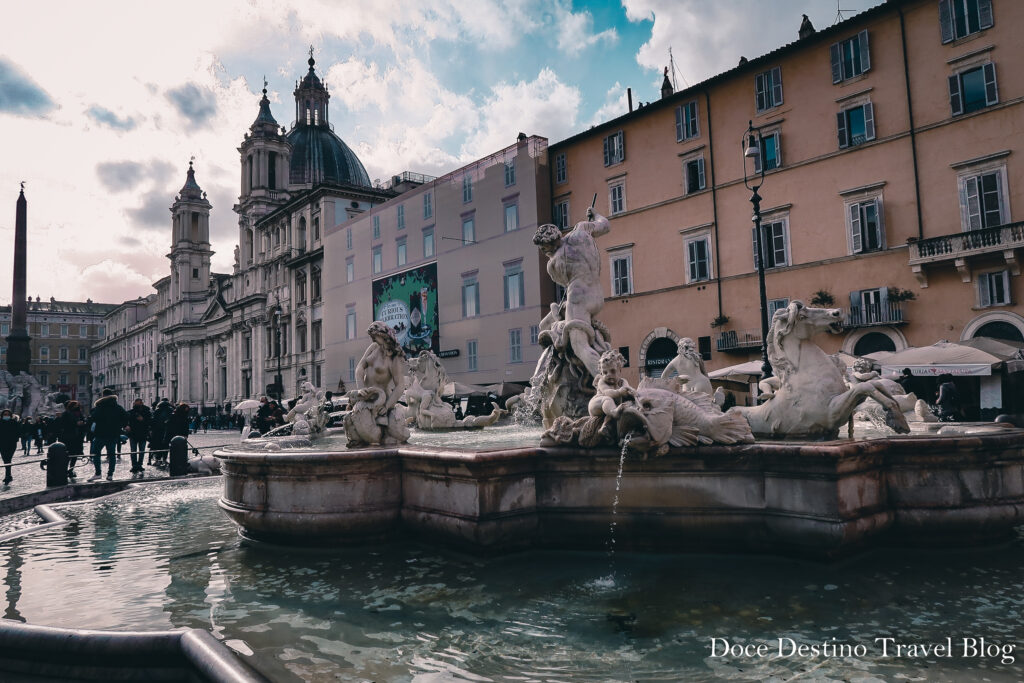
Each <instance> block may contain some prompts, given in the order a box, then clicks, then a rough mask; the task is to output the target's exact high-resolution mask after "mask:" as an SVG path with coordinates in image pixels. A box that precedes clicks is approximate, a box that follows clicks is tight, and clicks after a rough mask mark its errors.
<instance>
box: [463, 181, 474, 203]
mask: <svg viewBox="0 0 1024 683" xmlns="http://www.w3.org/2000/svg"><path fill="white" fill-rule="evenodd" d="M471 201H473V178H472V177H470V176H469V175H468V174H467V175H464V176H462V203H463V204H468V203H470V202H471Z"/></svg>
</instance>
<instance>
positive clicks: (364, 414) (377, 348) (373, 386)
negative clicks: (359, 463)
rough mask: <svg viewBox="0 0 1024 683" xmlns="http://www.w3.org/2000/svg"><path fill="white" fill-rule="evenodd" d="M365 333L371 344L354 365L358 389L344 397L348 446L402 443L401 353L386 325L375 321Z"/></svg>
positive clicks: (404, 436) (404, 430) (406, 438)
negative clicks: (346, 410) (348, 408)
mask: <svg viewBox="0 0 1024 683" xmlns="http://www.w3.org/2000/svg"><path fill="white" fill-rule="evenodd" d="M366 333H367V334H368V335H369V336H370V339H371V340H372V342H371V343H370V345H369V346H368V347H367V349H366V351H365V352H364V353H363V357H362V358H361V359H359V363H358V365H356V382H357V386H359V387H360V388H359V389H355V390H353V391H350V392H348V394H347V396H348V400H349V402H350V404H351V405H352V409H351V410H350V411H349V412H348V414H346V415H345V436H346V437H347V438H348V447H349V448H360V447H363V446H373V445H385V446H388V445H395V444H402V443H406V442H408V441H409V428H408V427H407V426H406V421H405V407H404V406H402V405H399V404H398V399H399V397H400V396H401V395H402V392H403V391H404V389H405V366H406V364H405V354H404V353H403V351H402V347H401V346H399V345H398V339H396V338H395V333H394V331H392V329H391V328H390V327H389V326H388V325H387V324H385V323H383V322H381V321H379V320H375V321H374V322H372V323H370V326H369V327H368V328H367V329H366Z"/></svg>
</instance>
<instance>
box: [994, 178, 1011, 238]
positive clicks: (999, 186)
mask: <svg viewBox="0 0 1024 683" xmlns="http://www.w3.org/2000/svg"><path fill="white" fill-rule="evenodd" d="M993 175H994V176H995V178H996V197H998V199H999V225H1003V224H1005V223H1008V222H1009V212H1008V211H1007V210H1006V204H1005V203H1004V202H1003V174H1002V173H1000V172H999V171H996V172H995V173H993Z"/></svg>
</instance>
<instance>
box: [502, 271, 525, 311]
mask: <svg viewBox="0 0 1024 683" xmlns="http://www.w3.org/2000/svg"><path fill="white" fill-rule="evenodd" d="M525 287H526V285H525V278H524V277H523V266H522V264H520V263H516V264H514V265H510V266H505V310H506V311H511V310H514V309H517V308H522V307H523V305H524V303H525V299H526V291H525Z"/></svg>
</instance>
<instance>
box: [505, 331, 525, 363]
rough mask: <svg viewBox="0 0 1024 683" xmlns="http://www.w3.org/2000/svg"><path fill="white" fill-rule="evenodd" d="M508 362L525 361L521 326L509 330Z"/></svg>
mask: <svg viewBox="0 0 1024 683" xmlns="http://www.w3.org/2000/svg"><path fill="white" fill-rule="evenodd" d="M508 362H509V363H522V362H523V330H522V329H521V328H516V329H514V330H509V331H508Z"/></svg>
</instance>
